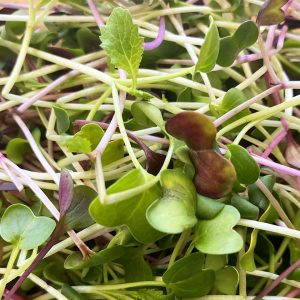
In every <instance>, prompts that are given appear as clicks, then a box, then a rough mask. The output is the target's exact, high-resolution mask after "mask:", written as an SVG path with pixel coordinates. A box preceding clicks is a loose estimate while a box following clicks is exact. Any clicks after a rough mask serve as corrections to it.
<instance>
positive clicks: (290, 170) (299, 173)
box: [251, 154, 300, 177]
mask: <svg viewBox="0 0 300 300" xmlns="http://www.w3.org/2000/svg"><path fill="white" fill-rule="evenodd" d="M251 156H252V157H253V158H254V160H255V161H256V162H257V163H258V164H260V165H263V166H266V167H269V168H271V169H274V170H276V171H279V172H282V173H285V174H287V175H291V176H297V177H299V176H300V171H299V170H297V169H294V168H290V167H287V166H283V165H281V164H278V163H275V162H273V161H271V160H269V159H266V158H264V157H261V156H258V155H256V154H251Z"/></svg>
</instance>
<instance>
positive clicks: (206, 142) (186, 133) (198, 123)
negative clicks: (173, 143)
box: [166, 111, 217, 151]
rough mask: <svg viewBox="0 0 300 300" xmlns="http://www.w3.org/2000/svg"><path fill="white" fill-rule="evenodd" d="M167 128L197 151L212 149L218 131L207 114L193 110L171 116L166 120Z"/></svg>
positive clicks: (170, 132)
mask: <svg viewBox="0 0 300 300" xmlns="http://www.w3.org/2000/svg"><path fill="white" fill-rule="evenodd" d="M166 130H167V132H168V133H169V134H171V135H172V136H174V137H176V138H177V139H179V140H183V141H184V142H185V143H186V144H187V146H188V147H189V148H190V149H192V150H195V151H197V150H207V149H212V148H213V145H214V142H215V139H216V133H217V131H216V128H215V125H214V124H213V123H212V122H211V121H210V120H209V119H208V118H207V117H206V116H205V115H202V114H199V113H196V112H192V111H186V112H181V113H179V114H177V115H175V116H174V117H172V118H170V119H169V120H168V121H167V122H166Z"/></svg>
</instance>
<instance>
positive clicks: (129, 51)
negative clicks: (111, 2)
mask: <svg viewBox="0 0 300 300" xmlns="http://www.w3.org/2000/svg"><path fill="white" fill-rule="evenodd" d="M100 39H101V42H102V43H101V47H102V48H103V49H104V50H105V51H106V52H107V54H108V56H109V58H110V60H111V63H112V64H113V65H115V67H117V68H120V69H123V70H125V71H126V72H127V73H128V74H129V75H130V76H131V78H132V80H133V86H134V87H135V86H136V76H137V72H138V68H139V65H140V63H141V60H142V55H143V48H142V43H143V38H141V37H139V35H138V26H137V25H134V24H133V22H132V17H131V15H130V13H129V11H128V10H126V9H123V8H121V7H117V8H115V9H114V10H113V11H112V13H111V15H110V17H109V18H108V20H107V22H106V25H105V26H103V27H102V28H101V36H100Z"/></svg>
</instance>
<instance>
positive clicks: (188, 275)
mask: <svg viewBox="0 0 300 300" xmlns="http://www.w3.org/2000/svg"><path fill="white" fill-rule="evenodd" d="M203 265H204V255H203V254H202V253H193V254H191V255H189V256H187V257H184V258H181V259H179V260H178V261H176V262H175V263H174V265H172V267H171V268H170V269H168V270H167V271H166V272H165V273H164V275H163V281H164V282H165V283H166V284H167V287H168V288H170V289H171V290H172V291H173V292H174V294H175V295H176V296H177V297H189V298H190V297H201V296H204V295H207V294H208V293H209V291H210V290H211V288H212V287H213V285H214V281H215V272H214V271H212V270H207V269H206V270H204V269H203Z"/></svg>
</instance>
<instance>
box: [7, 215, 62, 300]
mask: <svg viewBox="0 0 300 300" xmlns="http://www.w3.org/2000/svg"><path fill="white" fill-rule="evenodd" d="M64 229H65V222H64V218H61V219H60V220H59V222H58V223H57V225H56V228H55V230H54V232H53V234H52V236H51V238H50V239H49V241H48V242H47V243H46V245H45V246H44V247H43V248H42V250H41V251H40V252H39V254H38V255H37V257H36V258H35V259H34V261H33V262H32V264H31V265H30V266H29V267H28V268H27V269H26V270H25V272H24V273H23V274H22V275H21V277H20V278H19V279H18V281H17V282H16V283H15V285H14V286H13V288H12V289H11V290H10V291H9V293H7V294H6V295H5V297H4V300H10V299H13V298H12V297H13V295H14V294H15V293H16V291H17V290H18V289H19V287H20V286H21V285H22V283H23V282H24V281H25V279H26V278H27V277H28V275H29V274H30V273H31V272H32V271H33V270H34V268H35V267H36V266H37V265H38V264H39V262H40V261H41V260H42V259H43V258H44V256H45V255H46V254H47V253H48V252H49V250H50V249H51V248H52V247H53V245H54V244H55V243H56V242H57V241H58V239H59V237H60V236H61V235H62V233H63V232H64V231H65V230H64ZM15 299H16V298H15ZM16 300H17V299H16Z"/></svg>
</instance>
